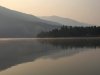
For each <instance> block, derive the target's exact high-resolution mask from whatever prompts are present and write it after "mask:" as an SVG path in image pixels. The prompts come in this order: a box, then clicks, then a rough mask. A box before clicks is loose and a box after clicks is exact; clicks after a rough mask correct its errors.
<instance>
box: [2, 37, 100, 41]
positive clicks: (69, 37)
mask: <svg viewBox="0 0 100 75" xmlns="http://www.w3.org/2000/svg"><path fill="white" fill-rule="evenodd" d="M38 39H41V40H42V39H44V40H45V39H46V40H47V39H48V40H49V39H54V40H56V39H58V40H59V39H66V40H67V39H100V37H66V38H63V37H60V38H59V37H56V38H0V40H38Z"/></svg>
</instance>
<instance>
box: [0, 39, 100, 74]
mask: <svg viewBox="0 0 100 75" xmlns="http://www.w3.org/2000/svg"><path fill="white" fill-rule="evenodd" d="M0 75H100V38H91V39H89V38H75V39H73V38H68V39H63V38H62V39H17V38H16V39H6V38H5V39H0Z"/></svg>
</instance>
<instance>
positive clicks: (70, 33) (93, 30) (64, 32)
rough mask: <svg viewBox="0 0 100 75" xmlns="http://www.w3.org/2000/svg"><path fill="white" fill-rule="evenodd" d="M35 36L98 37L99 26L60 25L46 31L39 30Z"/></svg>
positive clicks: (99, 34) (99, 32) (99, 35)
mask: <svg viewBox="0 0 100 75" xmlns="http://www.w3.org/2000/svg"><path fill="white" fill-rule="evenodd" d="M37 37H41V38H50V37H100V27H96V26H90V27H72V26H62V27H61V28H60V29H57V28H56V29H53V30H51V31H48V32H41V33H39V34H38V35H37Z"/></svg>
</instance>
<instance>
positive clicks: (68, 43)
mask: <svg viewBox="0 0 100 75" xmlns="http://www.w3.org/2000/svg"><path fill="white" fill-rule="evenodd" d="M39 41H40V42H41V43H43V44H50V45H53V46H56V47H57V46H59V47H61V48H82V47H90V48H91V47H93V48H96V47H100V39H88V38H87V39H86V38H84V39H70V38H69V39H44V40H42V39H40V40H39Z"/></svg>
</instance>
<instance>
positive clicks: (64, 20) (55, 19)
mask: <svg viewBox="0 0 100 75" xmlns="http://www.w3.org/2000/svg"><path fill="white" fill-rule="evenodd" d="M40 18H41V19H44V20H48V21H53V22H57V23H60V24H62V25H67V26H94V25H91V24H86V23H81V22H78V21H76V20H73V19H69V18H63V17H59V16H42V17H40Z"/></svg>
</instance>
